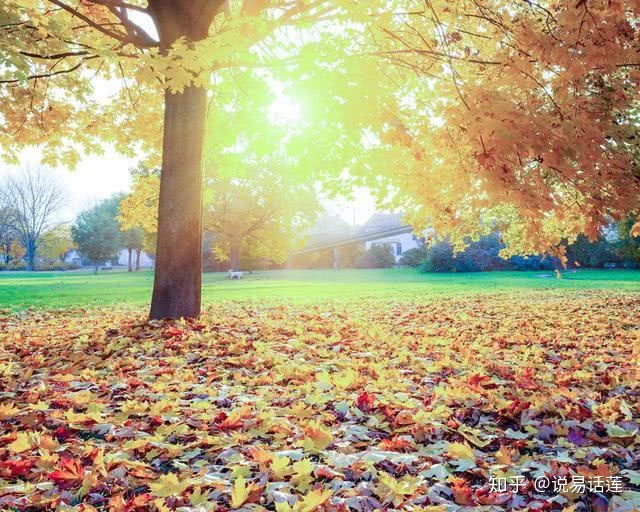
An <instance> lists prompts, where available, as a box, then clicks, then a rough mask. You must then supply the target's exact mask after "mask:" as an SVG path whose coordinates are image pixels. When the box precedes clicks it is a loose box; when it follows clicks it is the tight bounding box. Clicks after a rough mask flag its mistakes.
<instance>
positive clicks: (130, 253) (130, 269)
mask: <svg viewBox="0 0 640 512" xmlns="http://www.w3.org/2000/svg"><path fill="white" fill-rule="evenodd" d="M127 251H129V268H128V269H127V272H133V268H132V266H131V256H132V253H133V249H131V247H128V248H127Z"/></svg>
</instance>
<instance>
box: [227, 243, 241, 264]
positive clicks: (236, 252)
mask: <svg viewBox="0 0 640 512" xmlns="http://www.w3.org/2000/svg"><path fill="white" fill-rule="evenodd" d="M240 244H241V241H240V240H239V239H237V238H232V239H231V248H230V251H229V264H230V265H231V270H240Z"/></svg>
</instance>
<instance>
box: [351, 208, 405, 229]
mask: <svg viewBox="0 0 640 512" xmlns="http://www.w3.org/2000/svg"><path fill="white" fill-rule="evenodd" d="M403 216H404V214H403V213H401V212H398V213H380V212H376V213H374V214H373V215H372V216H371V217H369V220H367V222H365V223H364V224H363V225H362V226H360V229H359V231H360V232H361V233H371V232H373V231H380V230H381V229H389V228H397V227H400V226H404V225H405V223H404V222H402V217H403Z"/></svg>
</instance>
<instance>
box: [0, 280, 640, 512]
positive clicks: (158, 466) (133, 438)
mask: <svg viewBox="0 0 640 512" xmlns="http://www.w3.org/2000/svg"><path fill="white" fill-rule="evenodd" d="M639 308H640V302H639V301H638V298H637V297H631V296H629V295H625V294H618V293H612V292H585V293H582V294H581V296H580V298H579V299H571V298H570V297H569V296H568V295H567V294H566V293H545V294H541V293H527V294H522V295H521V296H519V297H516V298H509V297H506V296H504V295H496V296H486V297H484V298H483V299H482V300H480V299H478V298H468V299H457V300H454V301H451V300H449V301H434V302H429V303H426V304H423V305H409V304H407V303H404V302H388V303H385V304H384V307H381V304H380V303H377V302H376V303H364V304H362V305H359V306H355V305H354V306H329V305H323V306H311V307H300V306H271V307H260V308H258V307H256V306H254V305H249V304H241V303H236V304H229V305H224V306H223V305H217V306H214V307H212V308H211V309H209V310H208V311H207V312H206V313H205V314H204V315H203V317H202V319H201V321H188V322H157V321H151V322H147V321H145V320H144V316H143V314H142V311H135V312H133V314H132V311H122V312H112V311H110V310H91V311H85V310H78V311H74V312H67V313H56V312H51V313H35V312H29V313H24V314H22V315H11V316H4V317H2V318H0V327H1V329H2V331H3V332H4V333H5V334H3V335H2V337H1V338H0V370H1V371H2V393H3V398H2V403H1V404H0V479H1V480H0V507H1V508H3V509H13V510H35V509H50V508H55V507H62V506H64V505H65V504H66V505H67V506H79V507H80V508H79V509H78V510H84V511H91V510H98V509H107V510H113V511H142V510H168V509H170V510H175V509H180V510H196V507H204V510H228V509H245V510H249V509H253V510H265V509H269V510H274V509H275V510H276V511H277V512H289V511H297V512H303V511H305V512H312V511H315V510H326V511H343V510H357V511H368V510H372V509H404V510H431V511H440V510H457V509H458V507H461V506H469V507H480V506H490V505H491V506H494V507H495V508H494V509H493V510H507V509H512V508H524V507H528V510H535V511H542V510H566V511H569V510H583V508H582V507H590V508H588V509H590V510H607V507H609V510H612V511H618V510H620V511H622V510H633V508H632V507H633V505H632V504H633V503H635V506H636V507H637V506H638V491H639V490H640V473H639V472H638V450H637V447H638V428H639V424H638V410H639V409H638V408H639V406H640V404H639V402H638V394H637V383H638V378H639V375H638V368H640V365H639V363H640V360H639V357H640V353H639V351H638V350H639V344H638V341H639V339H638V330H637V316H638V311H639ZM504 474H507V475H522V476H523V482H524V483H523V485H522V487H521V488H520V489H519V490H518V492H510V491H509V492H496V491H495V490H491V487H490V484H489V482H490V479H491V477H492V476H493V477H497V476H499V475H504ZM541 475H542V476H544V475H546V476H548V477H549V478H552V479H553V478H566V477H571V476H579V477H583V478H585V479H586V480H587V481H588V480H589V479H593V478H596V477H598V478H608V477H609V478H610V477H619V478H620V479H621V482H622V486H623V487H624V491H623V492H616V493H611V492H607V491H603V492H600V493H589V492H584V493H572V492H560V493H554V492H552V490H549V491H547V492H536V491H535V489H533V487H532V485H533V484H532V482H533V480H534V478H536V477H540V476H541ZM634 500H635V501H634ZM181 507H186V508H181ZM576 507H577V508H576ZM198 510H200V509H198Z"/></svg>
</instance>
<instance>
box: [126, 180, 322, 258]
mask: <svg viewBox="0 0 640 512" xmlns="http://www.w3.org/2000/svg"><path fill="white" fill-rule="evenodd" d="M158 194H159V179H158V177H157V176H154V175H148V176H144V177H142V178H139V179H137V180H136V181H135V185H134V189H133V191H132V193H131V194H130V195H129V196H127V197H125V198H124V199H123V201H122V203H121V214H120V216H119V219H120V222H121V224H122V226H124V227H129V226H135V225H138V226H139V225H141V224H142V225H144V226H145V232H146V233H152V232H153V231H152V230H153V224H154V220H155V218H156V217H155V212H156V209H155V205H156V204H157V201H158ZM318 209H319V205H318V201H317V199H316V193H315V191H314V190H313V188H312V187H310V186H308V185H303V184H298V183H296V182H294V183H291V182H287V180H286V176H285V172H273V171H268V170H264V169H263V170H261V171H256V172H255V173H254V174H253V175H252V176H249V175H248V174H247V175H245V177H244V178H227V179H224V178H221V177H211V178H210V179H209V180H208V181H207V187H206V190H205V198H204V225H205V227H206V229H207V230H208V231H210V232H212V233H213V234H214V236H215V253H216V258H217V259H218V260H219V261H228V262H229V265H230V268H234V269H235V268H239V264H240V258H241V255H242V256H243V257H246V258H249V259H251V258H253V259H260V258H266V259H271V260H273V261H276V262H278V263H281V262H283V261H285V260H286V258H287V256H288V254H289V253H290V251H291V249H293V248H294V247H295V246H296V245H297V244H300V243H301V242H302V240H301V238H300V236H299V233H300V231H301V230H303V229H304V227H305V226H306V225H307V224H309V223H311V222H313V220H314V218H315V216H316V215H317V212H318Z"/></svg>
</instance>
